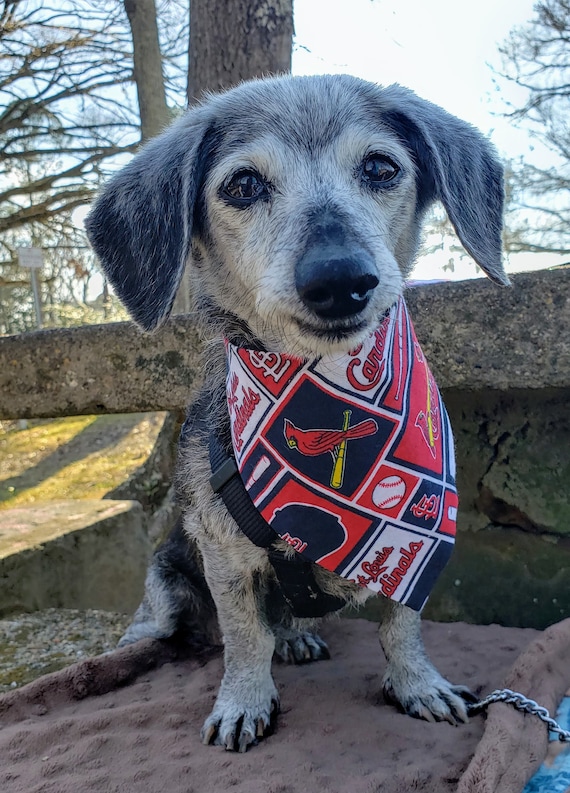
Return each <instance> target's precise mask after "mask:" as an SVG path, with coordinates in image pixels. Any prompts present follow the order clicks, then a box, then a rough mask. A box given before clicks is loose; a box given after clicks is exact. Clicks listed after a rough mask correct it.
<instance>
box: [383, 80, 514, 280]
mask: <svg viewBox="0 0 570 793" xmlns="http://www.w3.org/2000/svg"><path fill="white" fill-rule="evenodd" d="M382 106H383V110H382V119H383V120H384V121H387V122H388V124H389V125H390V126H391V127H392V128H393V129H394V131H395V132H397V134H398V135H399V137H400V138H401V139H402V142H403V143H405V144H407V145H408V146H409V147H410V148H411V150H412V153H413V155H414V157H415V159H416V163H417V166H418V169H419V173H418V187H419V195H418V201H419V206H418V209H419V211H420V212H423V210H424V209H425V208H427V206H428V205H429V204H430V203H431V202H432V201H434V200H440V201H441V202H442V204H443V205H444V207H445V210H446V212H447V215H448V217H449V219H450V221H451V222H452V224H453V227H454V228H455V231H456V232H457V236H458V237H459V239H460V240H461V243H462V245H463V247H464V248H465V250H466V251H467V253H469V255H470V256H472V257H473V258H474V259H475V261H476V262H477V264H478V265H479V266H480V267H481V268H482V269H483V270H484V271H485V272H486V273H487V275H488V276H489V278H491V280H493V281H495V282H496V283H499V284H502V285H504V286H506V285H508V284H509V283H510V282H509V279H508V277H507V275H506V273H505V270H504V268H503V264H502V245H501V232H502V228H503V201H504V186H503V168H502V166H501V164H500V163H499V161H498V159H497V156H496V154H495V150H494V148H493V146H492V145H491V144H490V143H489V141H488V140H487V139H486V138H485V137H484V136H483V135H482V134H481V133H480V132H479V131H478V130H476V129H475V128H474V127H472V126H471V125H470V124H467V123H466V122H464V121H460V120H459V119H458V118H456V117H455V116H452V115H450V114H449V113H447V112H446V111H445V110H442V109H441V108H440V107H437V106H436V105H432V104H431V102H427V101H426V100H424V99H420V98H419V97H418V96H416V95H415V94H414V93H413V92H412V91H409V90H408V89H406V88H402V87H401V86H396V85H394V86H390V87H389V88H386V89H385V90H384V91H383V92H382Z"/></svg>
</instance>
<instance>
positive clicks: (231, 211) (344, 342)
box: [87, 76, 508, 356]
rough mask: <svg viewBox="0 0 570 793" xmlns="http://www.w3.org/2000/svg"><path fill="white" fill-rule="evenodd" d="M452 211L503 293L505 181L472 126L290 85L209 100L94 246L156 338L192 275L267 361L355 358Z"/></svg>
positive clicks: (341, 86)
mask: <svg viewBox="0 0 570 793" xmlns="http://www.w3.org/2000/svg"><path fill="white" fill-rule="evenodd" d="M436 200H440V201H441V202H442V203H443V205H444V206H445V209H446V211H447V214H448V216H449V219H450V220H451V222H452V224H453V226H454V227H455V230H456V232H457V234H458V236H459V238H460V240H461V242H462V244H463V246H464V247H465V249H466V250H467V251H468V253H469V254H470V255H471V256H472V257H473V258H474V259H475V261H476V262H477V263H478V264H479V265H480V267H481V268H482V269H483V270H484V271H485V272H486V273H487V275H488V276H489V277H490V278H491V279H492V280H494V281H496V282H498V283H500V284H506V283H508V279H507V277H506V275H505V273H504V270H503V267H502V264H501V228H502V206H503V182H502V168H501V166H500V165H499V163H498V161H497V159H496V157H495V154H494V151H493V149H492V147H491V145H490V144H489V143H488V141H487V140H486V139H485V138H484V137H483V136H482V135H481V134H480V133H479V132H477V130H475V129H474V128H473V127H471V126H470V125H468V124H466V123H464V122H462V121H459V120H458V119H456V118H455V117H453V116H451V115H449V114H448V113H446V112H445V111H444V110H442V109H441V108H439V107H436V106H435V105H432V104H430V103H429V102H426V101H424V100H421V99H419V98H418V97H417V96H415V94H413V93H412V92H411V91H409V90H407V89H405V88H401V87H399V86H391V87H388V88H380V87H378V86H375V85H372V84H370V83H366V82H363V81H362V80H358V79H356V78H352V77H348V76H326V77H280V78H273V79H267V80H258V81H253V82H250V83H244V84H242V85H240V86H238V87H237V88H234V89H232V90H230V91H228V92H226V93H222V94H218V95H214V96H211V97H209V98H207V99H206V101H205V102H204V103H203V104H201V105H200V106H198V107H196V108H193V109H191V110H190V111H189V112H188V113H187V114H186V115H185V116H184V117H183V118H181V119H180V120H179V121H177V122H176V123H175V124H174V125H173V126H172V127H171V128H170V129H168V130H167V131H166V132H164V133H163V134H162V135H160V136H159V137H157V138H155V139H154V140H153V141H151V142H150V143H149V144H148V145H147V146H146V147H145V148H144V149H143V150H142V151H141V152H140V153H139V154H138V155H137V156H136V157H135V158H134V159H133V160H132V162H131V163H130V164H129V165H128V166H127V167H126V168H124V170H122V171H121V172H120V173H119V174H118V175H117V176H115V177H114V178H113V179H112V180H111V181H110V182H109V184H108V185H107V186H106V188H105V189H104V190H103V192H102V193H101V195H100V196H99V198H98V200H97V202H96V203H95V206H94V208H93V210H92V212H91V213H90V215H89V217H88V220H87V230H88V233H89V237H90V240H91V243H92V245H93V247H94V249H95V252H96V253H97V255H98V257H99V259H100V261H101V263H102V266H103V269H104V271H105V273H106V274H107V276H108V278H109V280H110V282H111V283H112V284H113V286H114V288H115V290H116V292H117V294H118V295H119V297H120V298H121V300H122V301H123V302H124V304H125V305H126V307H127V308H128V309H129V311H130V313H131V314H132V316H133V318H134V319H135V320H136V321H137V322H138V323H139V324H140V325H141V326H142V327H143V328H145V329H147V330H151V329H153V328H155V327H157V326H158V325H159V324H160V323H161V322H162V321H163V320H164V319H165V318H166V317H167V316H168V314H169V313H170V311H171V308H172V303H173V300H174V296H175V293H176V290H177V288H178V285H179V283H180V279H181V276H182V273H183V270H184V267H185V265H186V263H187V262H188V261H189V260H191V261H192V265H193V281H192V290H193V292H194V297H195V299H196V300H197V303H198V305H199V306H202V307H206V308H207V310H208V311H210V312H211V314H213V315H215V316H217V317H218V319H220V318H221V321H222V325H223V323H224V318H226V320H227V325H228V328H230V327H233V328H234V329H235V328H236V327H241V328H243V329H244V333H245V334H246V336H249V337H251V336H255V337H256V338H258V339H259V340H260V341H261V342H263V344H265V345H266V347H267V348H268V349H271V350H274V351H275V352H287V353H289V354H299V355H306V356H311V355H313V356H314V355H318V354H321V353H325V352H331V351H333V350H339V349H344V350H348V349H350V348H351V347H354V346H355V345H356V344H357V343H359V342H360V341H362V339H363V338H364V337H366V336H367V335H369V334H370V333H371V332H372V330H373V329H374V328H375V327H376V326H377V324H378V322H379V320H380V318H381V317H382V315H383V314H384V312H385V311H386V309H387V308H388V307H389V306H391V305H392V304H393V303H394V301H395V300H396V299H397V298H398V297H399V295H400V294H401V292H402V289H403V284H404V279H405V278H406V276H407V275H408V274H409V272H410V270H411V268H412V265H413V260H414V256H415V254H416V252H417V248H418V240H419V234H420V226H421V221H422V218H423V216H424V214H425V211H426V209H427V208H428V207H429V206H430V204H431V203H432V202H433V201H436Z"/></svg>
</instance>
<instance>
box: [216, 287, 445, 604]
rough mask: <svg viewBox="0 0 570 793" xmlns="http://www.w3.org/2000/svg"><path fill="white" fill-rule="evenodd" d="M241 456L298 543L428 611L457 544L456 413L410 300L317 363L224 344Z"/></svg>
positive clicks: (278, 525)
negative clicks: (433, 368) (431, 364)
mask: <svg viewBox="0 0 570 793" xmlns="http://www.w3.org/2000/svg"><path fill="white" fill-rule="evenodd" d="M227 355H228V377H227V400H228V410H229V415H230V420H231V432H232V442H233V447H234V452H235V456H236V462H237V465H238V468H239V472H240V475H241V477H242V480H243V482H244V485H245V488H246V490H247V491H248V493H249V495H250V497H251V499H252V501H253V503H254V504H255V506H256V508H257V509H258V510H259V512H260V513H261V515H262V516H263V518H264V519H265V520H266V522H267V523H268V524H269V525H270V526H271V528H272V529H273V530H274V531H275V532H276V533H277V534H278V535H279V536H280V537H281V538H282V539H283V540H285V541H286V542H288V543H290V544H291V545H292V546H293V548H295V550H296V551H298V552H299V553H301V554H303V555H304V556H306V557H307V558H308V559H310V560H311V561H313V562H317V563H318V564H320V565H322V566H323V567H324V568H326V569H327V570H331V571H333V572H335V573H337V574H338V575H341V576H343V577H344V578H347V579H349V580H351V581H353V582H355V583H357V584H360V586H362V587H368V588H370V589H371V590H373V591H375V592H381V593H382V594H383V595H386V596H387V597H389V598H392V599H393V600H396V601H398V602H401V603H405V604H406V605H407V606H410V607H411V608H413V609H416V610H420V609H421V608H422V606H423V605H424V603H425V601H426V600H427V597H428V595H429V593H430V591H431V589H432V587H433V585H434V583H435V581H436V579H437V577H438V575H439V573H440V572H441V570H442V569H443V567H444V566H445V564H446V562H447V560H448V558H449V556H450V554H451V551H452V549H453V541H454V537H455V520H456V515H457V491H456V488H455V459H454V449H453V438H452V435H451V428H450V425H449V418H448V416H447V412H446V410H445V407H444V405H443V402H442V400H441V396H440V394H439V391H438V388H437V386H436V384H435V381H434V379H433V376H432V374H431V372H430V370H429V368H428V365H427V363H426V360H425V358H424V355H423V352H422V350H421V348H420V345H419V344H418V341H417V339H416V335H415V332H414V329H413V326H412V323H411V321H410V317H409V315H408V311H407V308H406V305H405V302H404V300H403V299H400V300H399V302H398V303H396V304H395V305H394V306H393V307H392V309H391V310H390V311H389V313H388V314H387V315H386V317H385V319H384V321H383V322H382V324H381V325H380V327H379V328H378V329H377V330H376V332H375V333H374V334H373V335H372V336H370V337H369V338H368V339H367V340H366V341H365V342H364V343H363V344H362V345H360V346H359V347H358V348H356V349H355V350H353V351H352V352H350V353H348V354H343V355H338V356H323V357H322V358H318V359H316V360H312V361H306V360H301V359H299V358H294V357H291V356H287V355H278V354H276V353H271V352H259V351H254V350H248V349H243V348H238V347H235V346H233V345H232V344H229V343H227Z"/></svg>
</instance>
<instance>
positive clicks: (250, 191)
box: [222, 169, 269, 206]
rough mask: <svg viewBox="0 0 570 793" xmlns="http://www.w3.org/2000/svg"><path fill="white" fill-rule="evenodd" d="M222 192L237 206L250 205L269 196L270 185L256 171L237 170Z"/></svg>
mask: <svg viewBox="0 0 570 793" xmlns="http://www.w3.org/2000/svg"><path fill="white" fill-rule="evenodd" d="M222 194H223V196H224V197H225V198H226V199H228V198H229V199H230V201H231V202H232V203H234V204H235V205H236V206H248V205H249V204H252V203H253V202H254V201H258V200H259V199H260V198H268V197H269V185H268V184H267V182H266V181H265V180H264V179H263V177H262V176H260V175H259V174H258V173H256V172H255V171H250V170H245V169H244V170H242V171H237V173H235V174H234V175H233V176H232V177H231V178H230V179H229V180H228V181H227V182H226V184H225V185H224V187H223V188H222Z"/></svg>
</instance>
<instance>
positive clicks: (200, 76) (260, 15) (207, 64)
mask: <svg viewBox="0 0 570 793" xmlns="http://www.w3.org/2000/svg"><path fill="white" fill-rule="evenodd" d="M292 42H293V0H190V41H189V47H190V50H189V57H188V102H189V104H192V103H193V102H195V101H196V100H197V99H199V98H200V97H201V96H202V94H203V92H204V91H216V90H219V89H221V88H229V87H230V86H232V85H235V84H236V83H239V82H240V81H241V80H249V79H251V78H252V77H261V76H262V75H267V74H275V73H277V72H288V71H290V70H291V47H292Z"/></svg>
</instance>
